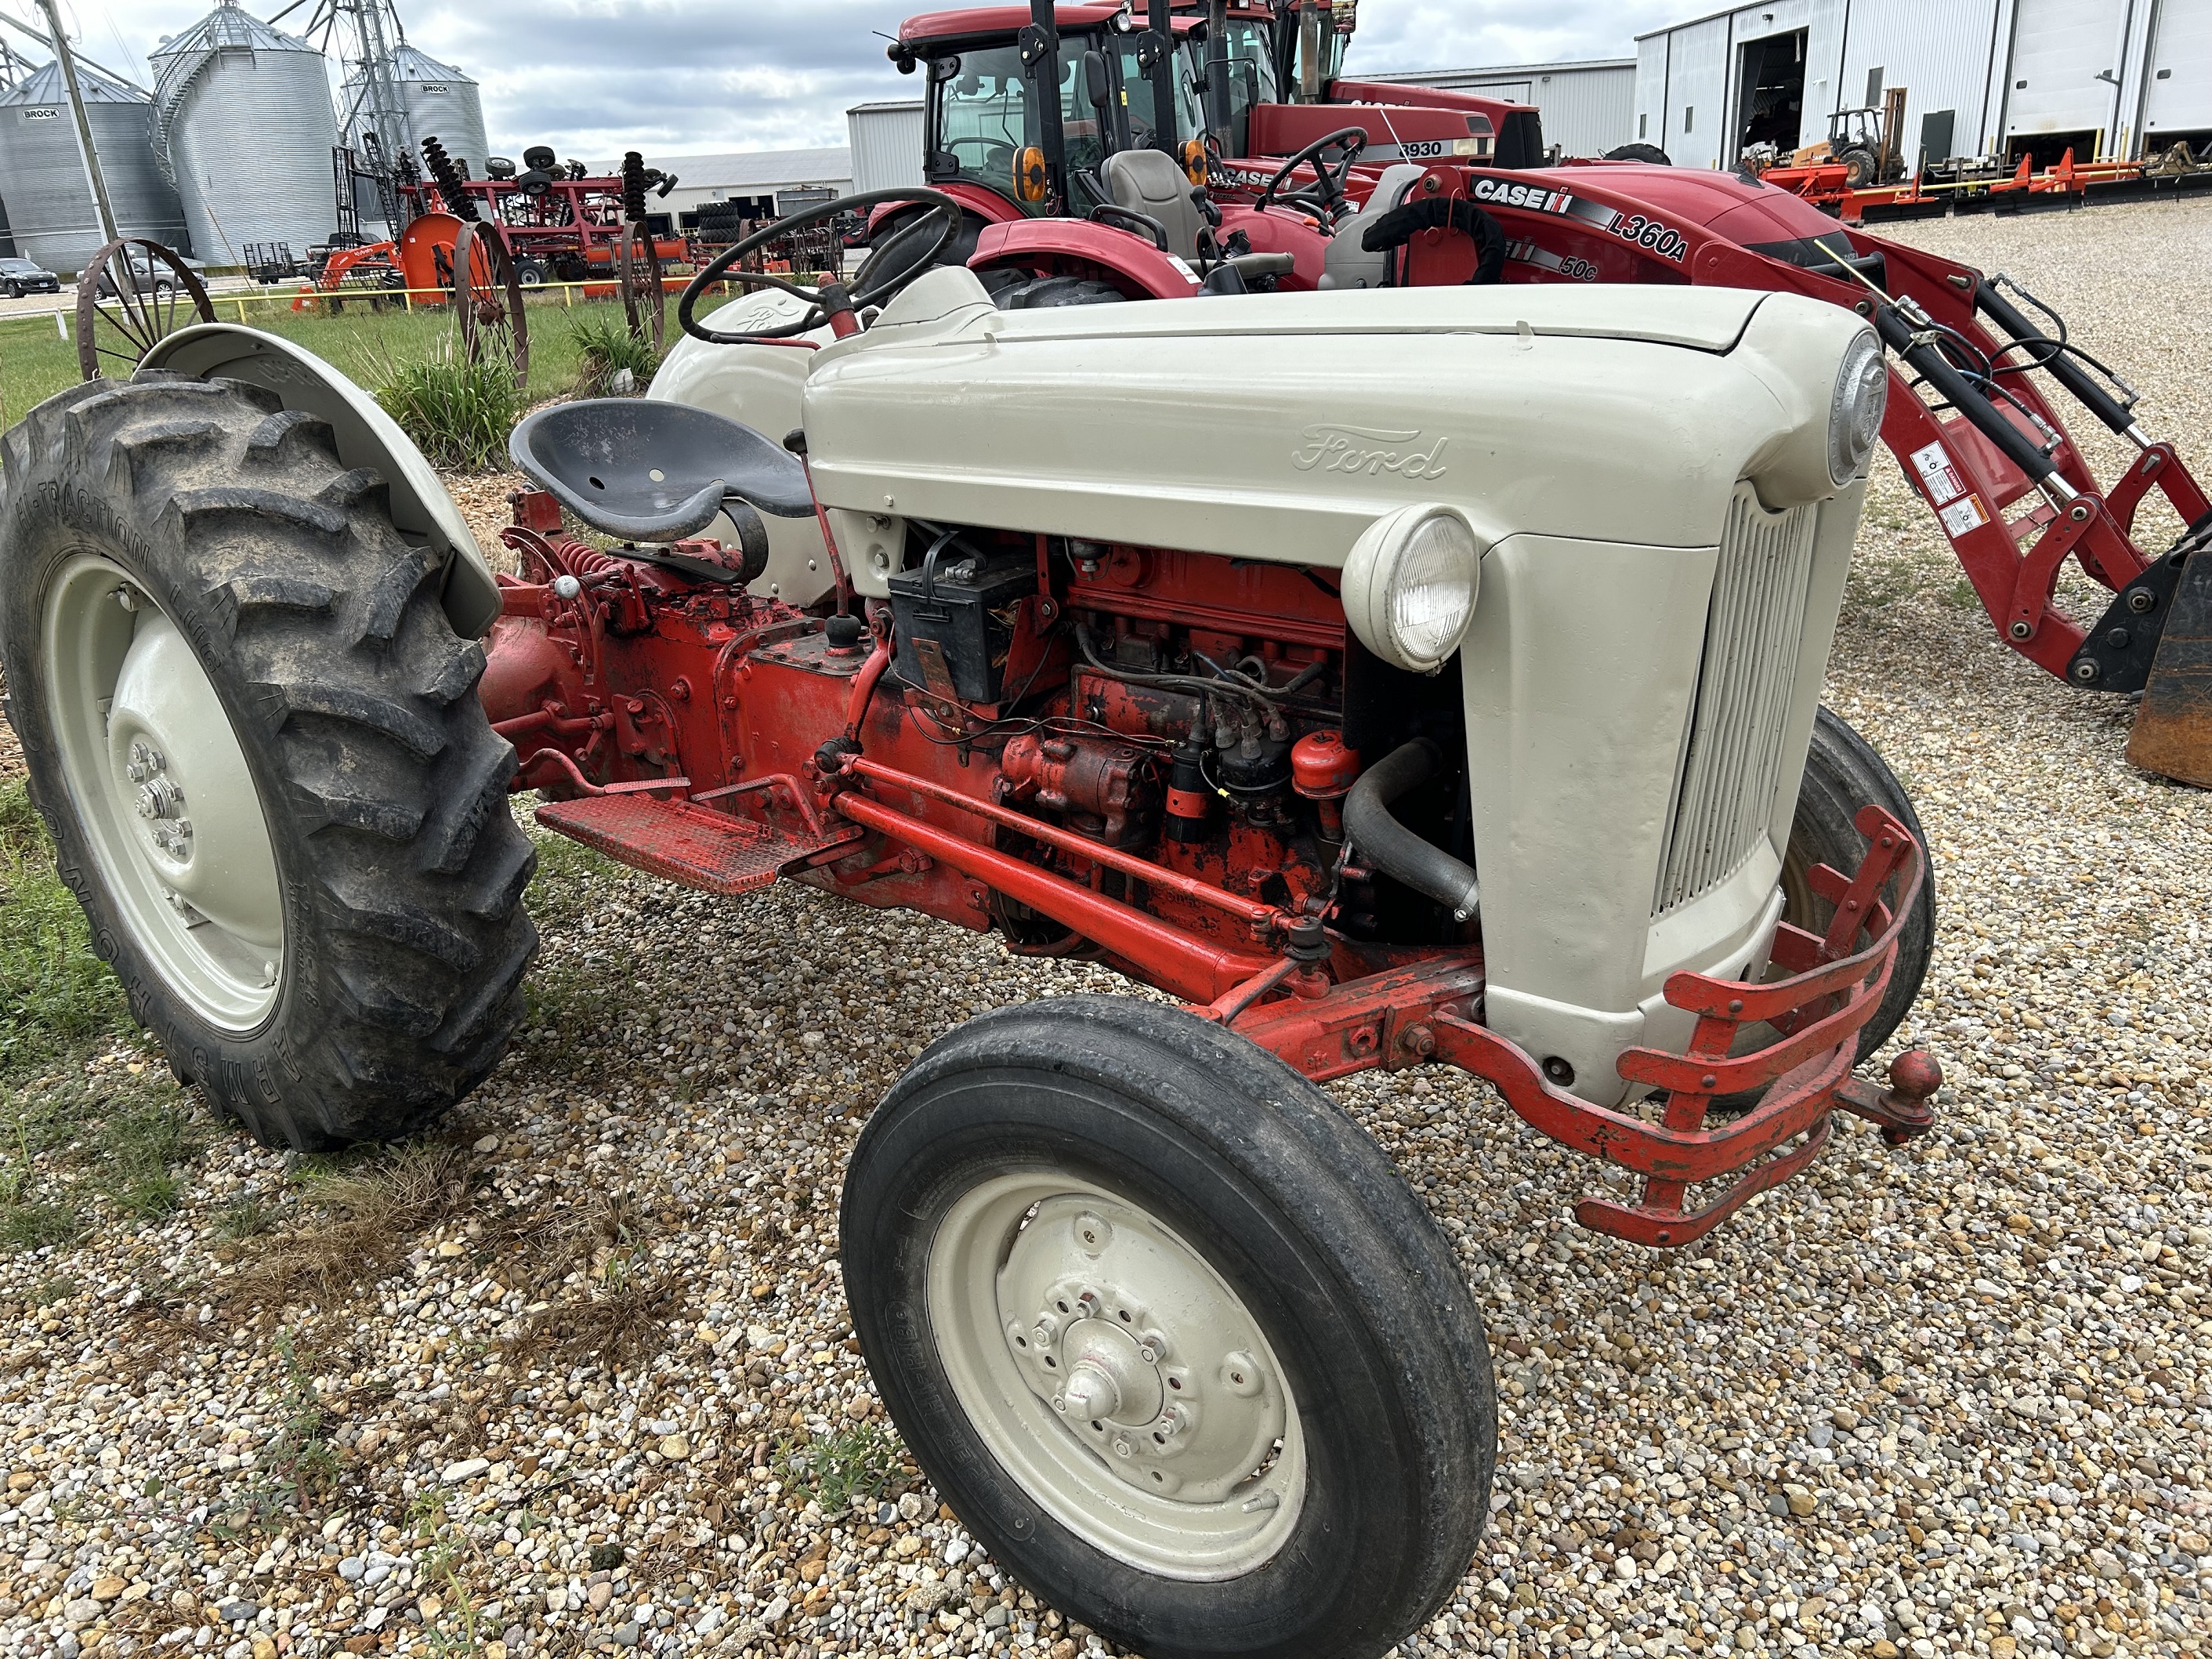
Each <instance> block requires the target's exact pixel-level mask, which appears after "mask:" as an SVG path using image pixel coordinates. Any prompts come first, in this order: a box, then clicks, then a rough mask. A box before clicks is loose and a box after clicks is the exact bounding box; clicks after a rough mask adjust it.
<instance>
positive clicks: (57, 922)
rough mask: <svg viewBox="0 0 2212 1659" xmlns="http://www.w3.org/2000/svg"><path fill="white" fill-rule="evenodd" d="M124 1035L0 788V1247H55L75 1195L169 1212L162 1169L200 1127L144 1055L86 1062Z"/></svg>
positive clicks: (190, 1145) (190, 1144)
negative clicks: (101, 1063)
mask: <svg viewBox="0 0 2212 1659" xmlns="http://www.w3.org/2000/svg"><path fill="white" fill-rule="evenodd" d="M133 1030H134V1027H133V1026H132V1024H131V1015H130V1010H129V1008H128V1006H126V1005H125V1000H124V997H123V988H122V987H121V986H120V985H118V983H117V982H116V979H115V975H113V974H112V973H111V972H109V971H108V968H107V964H106V963H103V962H101V961H100V958H99V957H95V956H94V955H93V953H92V947H91V942H90V933H89V930H88V928H87V927H86V925H85V920H84V913H83V912H82V910H81V909H79V908H78V907H77V902H76V898H75V897H74V896H72V895H71V894H70V890H68V889H67V888H66V887H64V886H63V885H62V884H61V880H60V878H58V876H56V875H55V873H54V866H53V848H52V843H51V842H49V841H48V840H47V838H46V825H45V823H43V822H42V821H41V820H40V817H39V815H38V813H37V811H35V810H34V809H33V807H32V805H31V803H30V797H29V794H28V793H27V790H26V789H25V787H24V785H23V784H22V782H21V781H20V780H19V781H15V782H14V783H11V784H9V785H8V786H7V787H5V788H4V789H0V1249H37V1248H39V1247H40V1246H41V1245H46V1244H64V1243H70V1242H71V1241H73V1240H74V1239H76V1238H77V1237H82V1234H83V1233H84V1231H85V1230H86V1227H87V1225H88V1224H87V1220H86V1218H85V1215H84V1213H83V1210H82V1201H83V1200H85V1199H87V1198H89V1197H94V1196H97V1197H99V1198H102V1199H105V1200H106V1202H107V1205H108V1206H109V1207H110V1208H111V1209H112V1211H113V1212H114V1213H116V1214H117V1215H118V1216H120V1217H123V1218H127V1219H131V1220H151V1219H154V1218H157V1217H160V1216H163V1215H166V1214H167V1213H168V1212H170V1211H171V1210H173V1209H174V1208H175V1207H176V1206H177V1201H178V1199H179V1195H180V1194H179V1182H178V1181H177V1178H176V1176H174V1175H173V1173H172V1171H173V1170H174V1169H175V1167H176V1166H177V1165H178V1164H182V1163H185V1162H187V1161H189V1160H190V1159H191V1158H192V1157H193V1156H194V1155H195V1154H196V1153H197V1152H198V1150H199V1146H200V1142H201V1130H200V1125H199V1121H198V1120H197V1117H196V1115H194V1114H193V1112H192V1110H191V1108H190V1106H189V1104H188V1103H187V1102H186V1099H185V1096H184V1094H183V1092H182V1091H180V1090H179V1089H178V1088H177V1087H176V1085H174V1083H173V1082H172V1081H171V1079H169V1076H168V1073H167V1068H166V1067H164V1066H162V1065H161V1060H160V1059H159V1057H158V1056H157V1055H155V1054H144V1055H143V1057H142V1058H140V1059H138V1060H135V1061H131V1062H129V1063H130V1064H135V1065H136V1066H137V1068H138V1069H137V1071H136V1072H132V1071H131V1070H130V1069H129V1068H128V1065H125V1066H112V1065H111V1066H106V1067H104V1068H102V1069H101V1070H100V1071H99V1072H96V1073H95V1072H93V1071H90V1070H88V1065H87V1062H88V1060H91V1059H93V1058H94V1056H95V1055H96V1054H98V1053H99V1052H100V1050H101V1049H103V1048H107V1047H111V1046H112V1045H113V1044H114V1043H115V1042H117V1041H118V1039H123V1038H125V1037H127V1036H130V1035H131V1033H132V1032H133Z"/></svg>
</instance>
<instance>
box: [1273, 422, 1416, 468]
mask: <svg viewBox="0 0 2212 1659" xmlns="http://www.w3.org/2000/svg"><path fill="white" fill-rule="evenodd" d="M1299 436H1300V437H1302V438H1303V439H1304V440H1305V442H1304V446H1303V447H1300V448H1298V449H1296V450H1294V451H1292V452H1291V465H1292V466H1295V467H1296V468H1297V469H1298V471H1301V472H1312V471H1316V470H1318V471H1322V472H1359V473H1364V474H1365V475H1366V476H1367V477H1370V478H1371V477H1375V476H1376V475H1377V474H1378V473H1383V472H1395V473H1396V474H1397V475H1398V476H1399V477H1401V478H1407V479H1413V478H1441V477H1443V476H1444V445H1445V444H1446V443H1447V442H1449V440H1448V439H1444V438H1438V439H1437V440H1435V441H1433V442H1426V443H1425V442H1424V441H1423V439H1422V436H1421V434H1420V433H1419V431H1413V432H1398V431H1393V430H1392V429H1390V428H1388V427H1379V426H1310V427H1308V428H1306V429H1305V430H1304V432H1302V433H1300V434H1299Z"/></svg>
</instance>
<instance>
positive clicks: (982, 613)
mask: <svg viewBox="0 0 2212 1659" xmlns="http://www.w3.org/2000/svg"><path fill="white" fill-rule="evenodd" d="M1036 591H1037V571H1036V559H1035V558H1034V557H1033V556H1029V555H1025V554H1019V553H1008V554H1000V555H996V556H982V555H979V554H975V553H973V552H969V551H966V550H962V549H960V548H958V547H957V546H956V547H945V545H944V544H943V543H939V545H938V546H937V547H933V548H932V549H931V550H930V551H929V554H928V556H927V557H926V558H924V559H923V561H922V562H921V568H920V569H918V570H902V571H901V572H899V573H898V574H896V575H895V576H893V577H892V578H891V579H890V595H891V624H892V632H893V635H894V637H895V639H896V641H897V651H896V657H895V660H894V666H895V667H896V671H897V673H898V676H899V678H901V679H902V680H904V681H906V683H907V684H909V685H913V686H918V687H920V688H921V690H925V691H927V692H929V693H930V694H931V695H932V696H939V697H951V698H956V699H957V700H958V701H960V702H992V703H994V702H998V701H1000V692H1001V691H1002V690H1004V689H1005V681H1006V653H1007V651H1008V649H1009V648H1010V647H1012V643H1013V637H1014V622H1015V616H1016V612H1017V610H1018V607H1019V605H1020V604H1021V602H1022V600H1024V599H1027V598H1028V597H1030V595H1031V594H1033V593H1035V592H1036Z"/></svg>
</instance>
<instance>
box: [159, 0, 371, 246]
mask: <svg viewBox="0 0 2212 1659" xmlns="http://www.w3.org/2000/svg"><path fill="white" fill-rule="evenodd" d="M149 61H150V62H151V63H152V64H153V65H154V137H155V154H156V155H157V156H158V157H160V158H161V161H162V162H163V164H164V167H165V170H166V171H167V173H168V175H169V177H170V178H172V179H174V180H175V181H176V186H177V194H178V195H179V197H181V198H182V200H183V203H184V210H185V223H186V224H187V225H189V226H190V227H191V239H192V251H193V252H194V253H196V254H197V256H198V257H199V258H202V259H204V260H205V261H206V262H207V263H208V264H212V265H223V264H240V263H241V262H242V261H243V259H244V258H245V254H246V244H247V243H249V242H286V243H289V244H290V245H291V246H292V248H293V249H294V251H295V252H303V251H304V250H306V249H307V247H309V246H312V245H313V244H315V243H317V242H322V241H327V240H329V239H330V236H331V232H332V231H334V230H336V229H337V185H336V183H335V180H334V179H333V177H332V174H331V150H332V149H335V148H336V147H337V142H338V128H337V115H336V114H335V113H334V112H332V110H331V86H330V78H329V76H328V73H327V72H326V70H325V67H324V58H323V55H322V53H320V52H317V51H316V50H315V49H314V48H313V46H309V45H308V44H307V42H306V41H304V40H299V39H296V38H295V37H294V36H292V35H289V34H286V33H283V32H281V31H280V30H277V29H273V28H271V27H269V25H268V24H266V23H264V22H262V21H260V20H259V19H258V18H255V17H252V16H249V15H247V14H246V13H245V12H244V11H241V10H240V9H239V8H238V7H237V6H236V5H235V4H234V3H232V0H222V3H221V4H219V5H217V6H216V9H214V10H213V11H211V12H210V13H209V14H208V15H206V16H205V17H203V18H202V19H200V21H198V22H197V23H195V24H193V25H192V26H191V27H190V28H188V29H186V30H185V32H184V33H181V34H178V35H174V36H173V37H171V38H170V39H169V40H166V41H164V42H163V43H162V45H161V49H160V50H159V51H158V52H155V53H154V55H153V57H152V58H151V59H150V60H149Z"/></svg>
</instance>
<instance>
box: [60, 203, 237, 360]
mask: <svg viewBox="0 0 2212 1659" xmlns="http://www.w3.org/2000/svg"><path fill="white" fill-rule="evenodd" d="M214 320H215V306H214V304H213V303H212V302H211V301H210V300H209V299H208V292H207V289H206V288H205V287H204V285H203V284H202V283H201V282H200V279H199V278H198V277H197V276H195V275H194V274H193V273H192V270H191V267H190V266H189V265H187V264H185V263H184V261H183V260H181V259H179V258H177V256H176V255H175V253H173V252H171V251H170V250H169V249H167V248H166V247H163V246H161V244H160V243H159V242H155V241H151V240H148V239H147V238H145V237H143V236H119V237H118V238H117V239H116V240H113V241H112V242H110V243H109V244H108V245H107V246H106V247H103V248H101V249H100V252H97V253H95V254H94V255H93V256H92V258H91V259H90V261H89V262H88V263H87V264H86V265H85V268H84V275H83V276H80V277H78V278H77V283H76V366H77V371H78V373H80V374H82V375H83V377H84V378H85V379H86V380H99V379H100V377H101V376H102V375H105V376H106V377H107V378H108V379H109V380H129V379H130V378H131V370H133V369H135V368H137V367H138V364H139V362H141V360H143V358H144V357H145V356H146V354H147V353H148V352H149V351H150V350H152V349H154V343H155V341H157V340H159V339H161V338H162V337H164V336H166V335H170V334H173V333H175V332H176V331H178V330H179V329H180V328H190V327H191V325H193V324H194V323H211V322H213V321H214Z"/></svg>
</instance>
